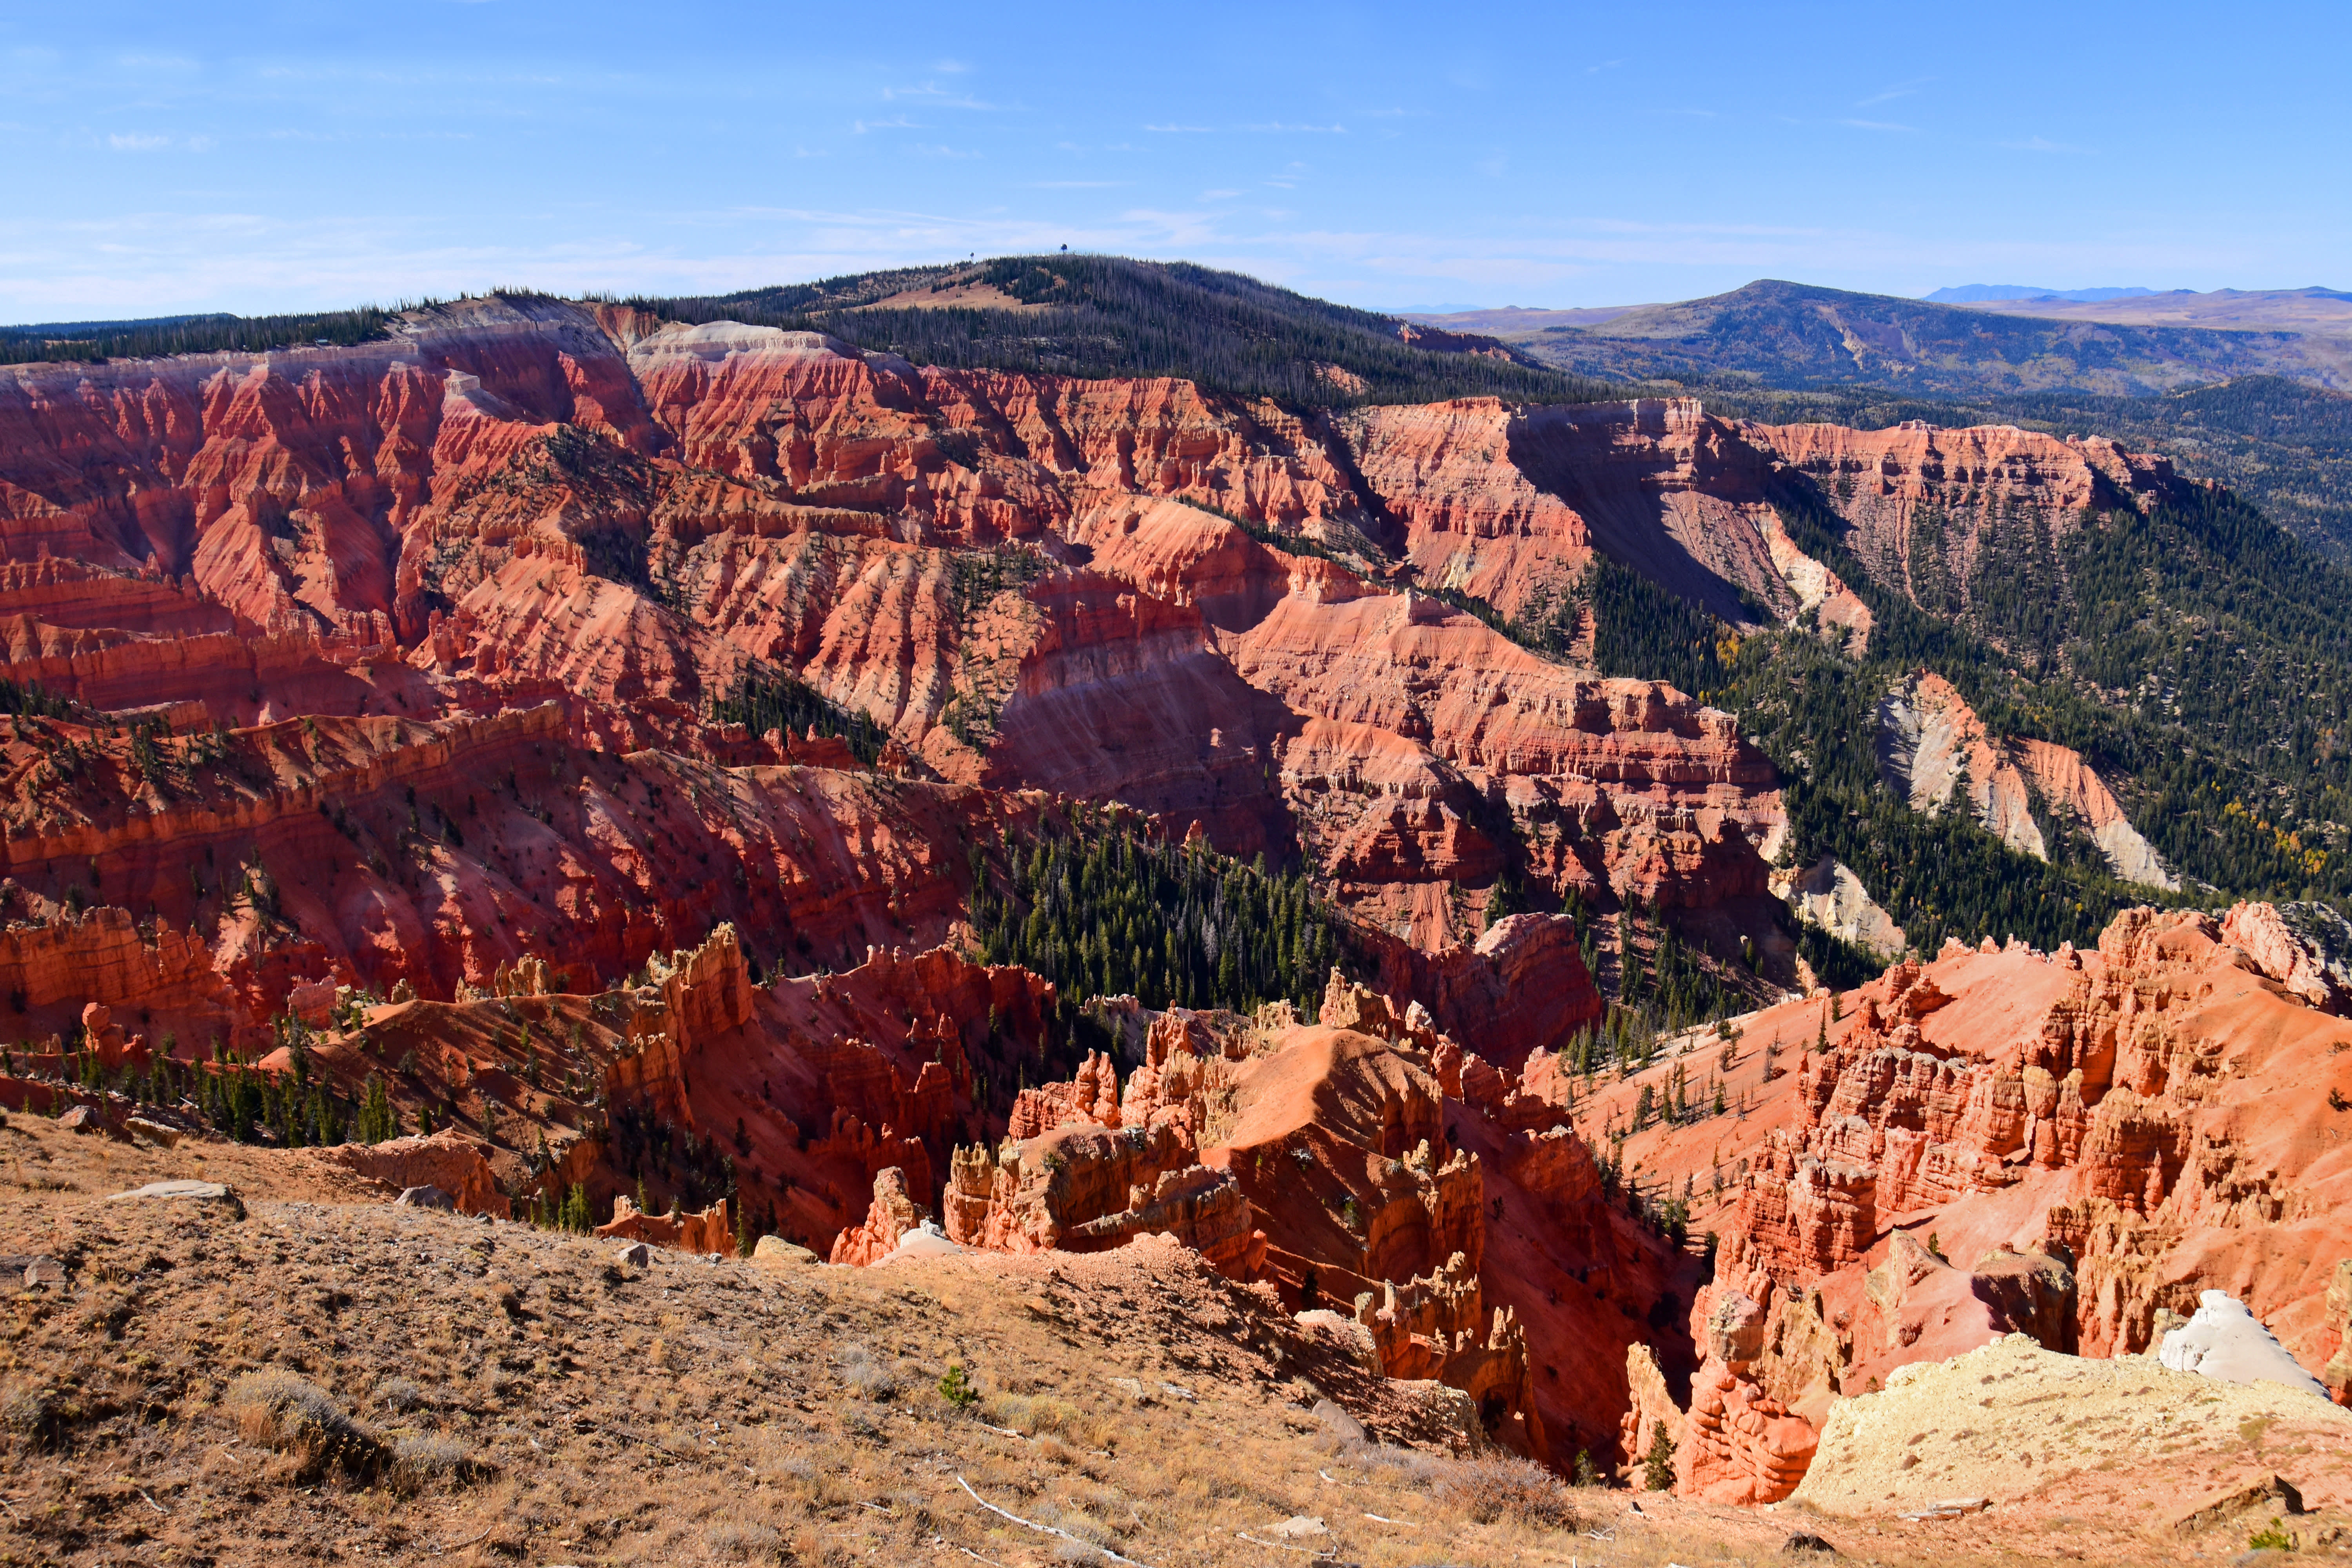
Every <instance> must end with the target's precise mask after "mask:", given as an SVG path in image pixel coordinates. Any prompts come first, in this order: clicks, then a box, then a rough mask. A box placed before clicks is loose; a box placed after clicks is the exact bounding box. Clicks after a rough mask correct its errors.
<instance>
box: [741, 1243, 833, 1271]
mask: <svg viewBox="0 0 2352 1568" xmlns="http://www.w3.org/2000/svg"><path fill="white" fill-rule="evenodd" d="M751 1261H752V1262H753V1263H756V1264H758V1265H759V1266H760V1267H761V1268H784V1269H790V1268H806V1267H808V1266H809V1265H810V1264H812V1263H822V1262H824V1259H823V1258H819V1257H818V1256H817V1255H816V1254H815V1253H814V1252H811V1251H810V1250H809V1249H808V1248H807V1247H796V1246H794V1245H793V1243H791V1242H789V1241H786V1240H785V1239H784V1238H783V1237H781V1236H763V1237H761V1238H760V1239H759V1242H758V1244H757V1245H756V1246H754V1247H752V1248H751Z"/></svg>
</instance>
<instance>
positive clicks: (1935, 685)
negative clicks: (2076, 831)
mask: <svg viewBox="0 0 2352 1568" xmlns="http://www.w3.org/2000/svg"><path fill="white" fill-rule="evenodd" d="M1878 728H1879V733H1878V754H1879V764H1880V768H1881V770H1882V771H1883V772H1884V773H1885V778H1886V784H1887V787H1888V788H1890V789H1892V790H1894V791H1895V793H1896V794H1897V795H1901V796H1902V797H1903V798H1904V799H1905V800H1906V801H1907V802H1908V803H1909V804H1910V806H1911V809H1912V810H1914V811H1919V812H1926V813H1928V814H1930V815H1932V814H1934V813H1936V812H1939V811H1942V810H1944V809H1946V808H1947V807H1949V806H1953V805H1955V799H1954V797H1955V796H1956V795H1958V794H1960V793H1961V792H1962V791H1963V790H1965V792H1966V800H1965V802H1964V803H1961V805H1962V808H1964V809H1966V810H1968V811H1969V813H1970V814H1971V815H1972V816H1975V817H1976V819H1977V820H1978V821H1979V822H1980V823H1982V824H1983V825H1984V827H1985V830H1986V831H1987V832H1989V833H1990V834H1991V835H1992V836H1993V837H1996V838H1998V839H2000V841H2001V842H2002V843H2004V844H2006V845H2008V846H2009V847H2011V848H2012V849H2014V850H2016V851H2018V852H2019V853H2020V854H2023V855H2031V856H2032V857H2033V858H2035V859H2037V860H2047V859H2048V858H2050V846H2049V844H2048V842H2047V841H2046V838H2045V836H2044V834H2043V833H2042V824H2041V822H2040V821H2039V820H2038V819H2037V817H2036V812H2037V810H2038V811H2040V812H2042V813H2044V814H2048V815H2053V816H2059V817H2062V818H2063V819H2064V820H2065V821H2067V822H2068V823H2070V824H2073V825H2074V826H2078V827H2079V828H2080V829H2081V830H2082V831H2083V832H2084V834H2085V835H2086V836H2087V837H2089V838H2090V840H2091V842H2092V844H2093V845H2094V846H2095V847H2096V848H2097V849H2098V851H2099V853H2100V854H2101V855H2102V856H2103V857H2105V859H2106V862H2107V865H2108V866H2109V868H2112V869H2113V870H2114V872H2115V873H2116V876H2118V877H2121V878H2123V879H2126V881H2133V882H2137V883H2140V884H2141V885H2143V886H2145V887H2151V888H2165V889H2177V888H2179V885H2180V880H2179V878H2178V877H2176V876H2175V875H2174V874H2173V872H2172V870H2171V869H2170V868H2168V867H2167V866H2166V865H2165V863H2164V861H2163V858H2161V857H2160V856H2158V854H2157V852H2156V847H2155V846H2154V845H2151V844H2150V843H2148V841H2147V838H2146V837H2143V836H2142V835H2141V833H2140V831H2139V830H2138V829H2137V828H2136V827H2134V826H2132V825H2131V820H2130V818H2128V817H2127V816H2125V815H2124V809H2123V806H2122V805H2121V804H2120V803H2118V802H2117V801H2116V797H2115V794H2114V792H2113V791H2111V790H2109V789H2108V788H2107V785H2106V782H2105V780H2103V779H2101V778H2100V777H2099V775H2098V773H2097V771H2096V770H2095V769H2094V768H2093V767H2092V766H2091V764H2090V763H2087V762H2085V761H2084V760H2083V756H2082V753H2080V752H2075V751H2074V750H2072V749H2071V748H2069V747H2065V746H2061V745H2056V744H2053V742H2048V741H2032V740H2014V739H2004V738H2002V737H2000V736H1996V735H1993V734H1992V733H1990V731H1988V730H1987V729H1986V728H1985V724H1984V721H1982V720H1981V719H1979V717H1978V716H1977V712H1976V710H1975V709H1973V708H1971V707H1969V703H1968V700H1967V699H1966V698H1964V697H1962V696H1961V695H1960V693H1959V692H1958V689H1955V688H1954V687H1953V685H1952V683H1951V682H1950V681H1948V680H1947V679H1944V678H1943V677H1942V676H1940V675H1937V674H1936V673H1934V672H1933V671H1931V670H1921V671H1918V672H1916V673H1914V674H1912V675H1910V676H1908V677H1906V679H1904V680H1903V681H1902V682H1901V683H1900V684H1898V685H1897V686H1896V687H1895V689H1893V690H1891V691H1889V692H1888V693H1887V694H1886V697H1885V700H1883V701H1881V702H1880V704H1879V708H1878Z"/></svg>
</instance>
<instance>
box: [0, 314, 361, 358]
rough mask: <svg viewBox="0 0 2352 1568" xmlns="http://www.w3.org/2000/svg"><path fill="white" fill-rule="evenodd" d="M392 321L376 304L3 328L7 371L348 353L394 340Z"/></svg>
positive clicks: (0, 349)
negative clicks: (330, 347) (216, 356)
mask: <svg viewBox="0 0 2352 1568" xmlns="http://www.w3.org/2000/svg"><path fill="white" fill-rule="evenodd" d="M391 320H392V312H391V311H388V310H379V309H377V308H376V307H375V306H373V305H369V306H363V307H362V308H361V309H359V310H321V311H317V312H313V313H311V314H307V315H289V316H230V315H219V314H215V315H207V316H160V317H157V318H155V319H153V320H152V321H52V322H45V323H40V324H37V325H33V326H22V327H0V364H33V363H41V362H45V361H52V360H56V361H66V362H70V363H90V362H97V361H101V360H110V359H145V358H150V357H157V356H162V355H166V354H195V353H268V351H270V350H272V349H288V348H309V347H313V346H316V345H317V344H320V343H331V344H335V345H339V346H343V347H348V346H350V345H352V344H353V343H363V342H373V341H374V340H376V339H379V338H383V337H386V336H388V335H389V326H388V323H389V322H390V321H391Z"/></svg>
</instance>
